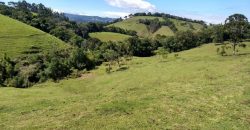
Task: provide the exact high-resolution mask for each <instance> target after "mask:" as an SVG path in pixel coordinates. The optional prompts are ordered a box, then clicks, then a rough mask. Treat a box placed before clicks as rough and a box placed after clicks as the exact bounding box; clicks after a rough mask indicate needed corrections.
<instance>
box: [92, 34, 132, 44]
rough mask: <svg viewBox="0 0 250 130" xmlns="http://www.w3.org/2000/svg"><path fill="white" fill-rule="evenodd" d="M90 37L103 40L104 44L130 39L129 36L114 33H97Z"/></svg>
mask: <svg viewBox="0 0 250 130" xmlns="http://www.w3.org/2000/svg"><path fill="white" fill-rule="evenodd" d="M89 36H90V37H92V38H97V39H99V40H101V41H102V42H107V41H124V40H126V39H128V38H129V37H131V36H129V35H125V34H120V33H112V32H96V33H90V34H89Z"/></svg>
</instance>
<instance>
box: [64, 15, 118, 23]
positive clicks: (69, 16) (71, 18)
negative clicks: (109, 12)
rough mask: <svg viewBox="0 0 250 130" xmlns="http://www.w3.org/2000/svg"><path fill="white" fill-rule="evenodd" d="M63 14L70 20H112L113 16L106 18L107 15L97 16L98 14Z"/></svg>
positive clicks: (105, 21)
mask: <svg viewBox="0 0 250 130" xmlns="http://www.w3.org/2000/svg"><path fill="white" fill-rule="evenodd" d="M65 16H66V17H68V18H69V19H70V20H72V21H76V22H104V23H107V22H112V21H114V20H115V19H114V18H107V17H105V18H104V17H99V16H86V15H77V14H69V13H65Z"/></svg>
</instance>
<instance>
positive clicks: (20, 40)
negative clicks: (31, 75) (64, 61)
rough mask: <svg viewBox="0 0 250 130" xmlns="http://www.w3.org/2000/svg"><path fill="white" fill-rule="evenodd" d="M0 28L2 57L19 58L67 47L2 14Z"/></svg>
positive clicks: (49, 36) (45, 34)
mask: <svg viewBox="0 0 250 130" xmlns="http://www.w3.org/2000/svg"><path fill="white" fill-rule="evenodd" d="M0 28H1V29H0V57H2V56H3V55H4V54H7V55H8V56H10V57H17V56H20V55H23V54H29V53H31V54H32V53H37V52H42V51H46V50H48V49H49V48H52V47H58V48H61V47H62V48H63V47H66V46H67V45H66V43H64V42H63V41H61V40H59V39H58V38H56V37H54V36H51V35H49V34H47V33H45V32H43V31H40V30H38V29H36V28H34V27H31V26H29V25H26V24H24V23H22V22H19V21H17V20H14V19H11V18H9V17H6V16H3V15H1V14H0Z"/></svg>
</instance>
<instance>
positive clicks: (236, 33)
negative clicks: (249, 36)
mask: <svg viewBox="0 0 250 130" xmlns="http://www.w3.org/2000/svg"><path fill="white" fill-rule="evenodd" d="M247 26H248V19H247V18H246V16H244V15H242V14H234V15H231V16H229V17H228V18H227V19H226V21H225V27H226V30H227V31H228V33H229V39H230V41H231V42H232V46H233V54H234V55H235V54H236V46H237V45H239V43H240V42H241V41H242V39H243V38H244V35H245V33H246V32H247Z"/></svg>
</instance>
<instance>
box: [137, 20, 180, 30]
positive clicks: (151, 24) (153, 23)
mask: <svg viewBox="0 0 250 130" xmlns="http://www.w3.org/2000/svg"><path fill="white" fill-rule="evenodd" d="M139 23H142V24H145V25H146V26H147V29H148V30H149V31H150V32H151V33H154V32H156V31H157V30H158V29H160V28H161V27H162V26H168V27H169V28H170V29H171V30H172V31H173V32H177V31H178V29H177V28H176V26H175V24H174V23H173V22H172V21H171V20H169V19H168V18H166V17H164V20H163V21H160V20H159V19H158V18H155V19H139Z"/></svg>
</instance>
